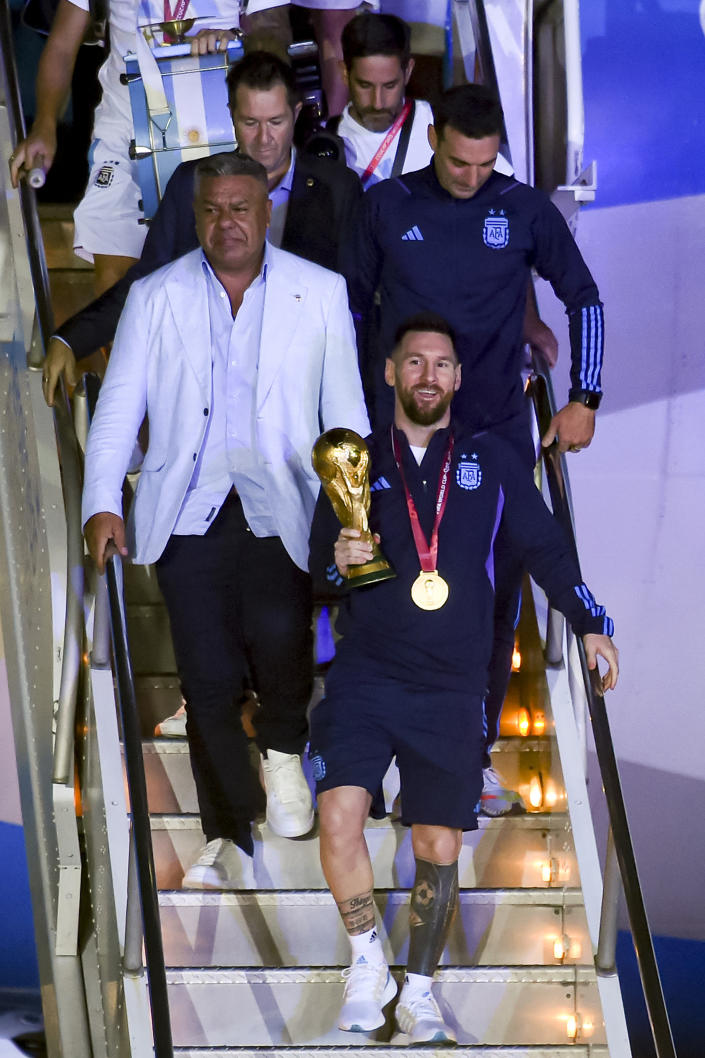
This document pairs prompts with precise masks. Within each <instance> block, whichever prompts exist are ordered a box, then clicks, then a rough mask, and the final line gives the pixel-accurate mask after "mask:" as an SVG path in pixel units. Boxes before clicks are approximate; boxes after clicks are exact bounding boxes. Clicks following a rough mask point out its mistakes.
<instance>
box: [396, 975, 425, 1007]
mask: <svg viewBox="0 0 705 1058" xmlns="http://www.w3.org/2000/svg"><path fill="white" fill-rule="evenodd" d="M432 984H433V978H432V977H426V975H425V974H410V973H407V975H406V976H405V978H404V987H403V988H402V990H401V996H400V997H399V1002H400V1003H403V1002H404V1000H405V999H415V998H416V997H417V996H421V995H423V994H424V992H430V991H431V985H432Z"/></svg>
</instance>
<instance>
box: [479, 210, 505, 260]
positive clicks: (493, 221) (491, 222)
mask: <svg viewBox="0 0 705 1058" xmlns="http://www.w3.org/2000/svg"><path fill="white" fill-rule="evenodd" d="M482 241H483V242H484V244H485V246H489V248H490V249H491V250H503V249H504V247H505V246H508V245H509V220H508V219H507V217H505V216H504V210H503V209H502V210H500V211H499V214H497V213H495V211H494V210H493V209H491V210H490V211H489V213H488V214H487V216H486V217H485V224H484V227H483V229H482Z"/></svg>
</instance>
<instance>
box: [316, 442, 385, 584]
mask: <svg viewBox="0 0 705 1058" xmlns="http://www.w3.org/2000/svg"><path fill="white" fill-rule="evenodd" d="M311 462H312V463H313V469H314V470H315V471H316V473H317V474H318V476H319V478H320V479H321V483H322V485H323V489H324V492H325V494H326V496H327V497H328V499H329V500H330V502H331V503H332V505H333V510H334V511H335V513H336V514H337V516H338V518H339V520H340V522H341V524H342V525H343V526H344V527H345V528H346V529H359V530H360V532H361V534H362V538H363V539H364V540H367V541H368V542H369V543H370V544H372V549H373V551H374V554H373V556H372V558H371V559H370V561H369V562H363V563H362V564H361V565H359V566H351V567H350V568H349V569H348V572H347V576H346V579H347V581H348V583H349V584H350V587H351V588H358V587H361V586H362V585H363V584H376V583H377V582H378V581H381V580H388V579H389V578H390V577H395V576H396V573H395V572H394V570H393V569H392V567H391V566H390V565H389V563H388V562H387V560H386V558H385V557H384V555H383V554H382V552H381V551H380V549H379V545H378V544H377V543H376V542H375V540H374V537H373V536H372V533H371V532H370V524H369V513H370V452H369V449H368V447H367V445H366V444H365V442H364V441H363V439H362V438H361V437H360V435H359V434H357V433H355V431H354V430H346V429H343V428H342V427H338V428H336V429H335V430H327V431H326V433H324V434H321V436H320V437H319V438H318V440H317V441H316V443H315V445H314V446H313V452H312V453H311Z"/></svg>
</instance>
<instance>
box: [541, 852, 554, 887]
mask: <svg viewBox="0 0 705 1058" xmlns="http://www.w3.org/2000/svg"><path fill="white" fill-rule="evenodd" d="M557 876H558V861H557V860H556V859H554V857H553V856H552V857H551V858H550V860H545V861H544V862H543V863H542V864H541V880H542V881H544V882H546V884H547V885H549V884H550V883H551V882H555V880H556V878H557Z"/></svg>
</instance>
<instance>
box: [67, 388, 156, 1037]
mask: <svg viewBox="0 0 705 1058" xmlns="http://www.w3.org/2000/svg"><path fill="white" fill-rule="evenodd" d="M84 385H85V390H86V397H87V402H88V417H89V420H90V419H92V417H93V413H94V411H95V406H96V403H97V401H98V393H99V390H100V379H99V378H98V376H97V375H86V376H85V378H84ZM105 572H106V581H107V585H108V601H109V608H110V626H111V633H112V644H113V662H114V666H115V676H116V689H117V701H118V707H119V710H120V717H121V720H122V741H123V749H124V754H125V771H126V774H127V788H128V792H129V798H130V813H131V816H132V827H131V851H130V871H129V877H130V880H131V882H132V884H131V885H130V891H129V893H128V897H129V899H128V913H127V935H126V944H125V962H124V965H125V971H126V972H127V973H131V974H135V973H139V966H138V961H139V956H138V952H139V946H138V943H137V937H136V932H137V931H136V914H135V906H134V893H135V888H134V880H135V874H136V876H137V881H138V891H139V900H140V905H141V908H142V926H143V929H144V953H145V960H144V961H145V965H146V969H147V981H148V987H149V999H150V1007H151V1015H152V1034H153V1038H154V1054H155V1058H173V1053H174V1050H173V1044H172V1037H171V1019H170V1016H169V996H168V989H167V981H166V969H165V966H164V947H163V943H162V932H161V925H160V920H159V896H158V892H157V875H156V870H155V866H154V853H153V849H152V835H151V827H150V819H149V805H148V802H147V783H146V779H145V773H144V757H143V755H142V733H141V731H140V722H139V713H138V708H137V696H136V693H135V681H134V676H133V673H132V661H131V659H130V645H129V641H128V635H127V618H126V615H125V605H124V599H123V592H122V563H121V562H120V559H119V558H118V557H114V558H110V559H109V560H108V561H107V563H106V570H105Z"/></svg>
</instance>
